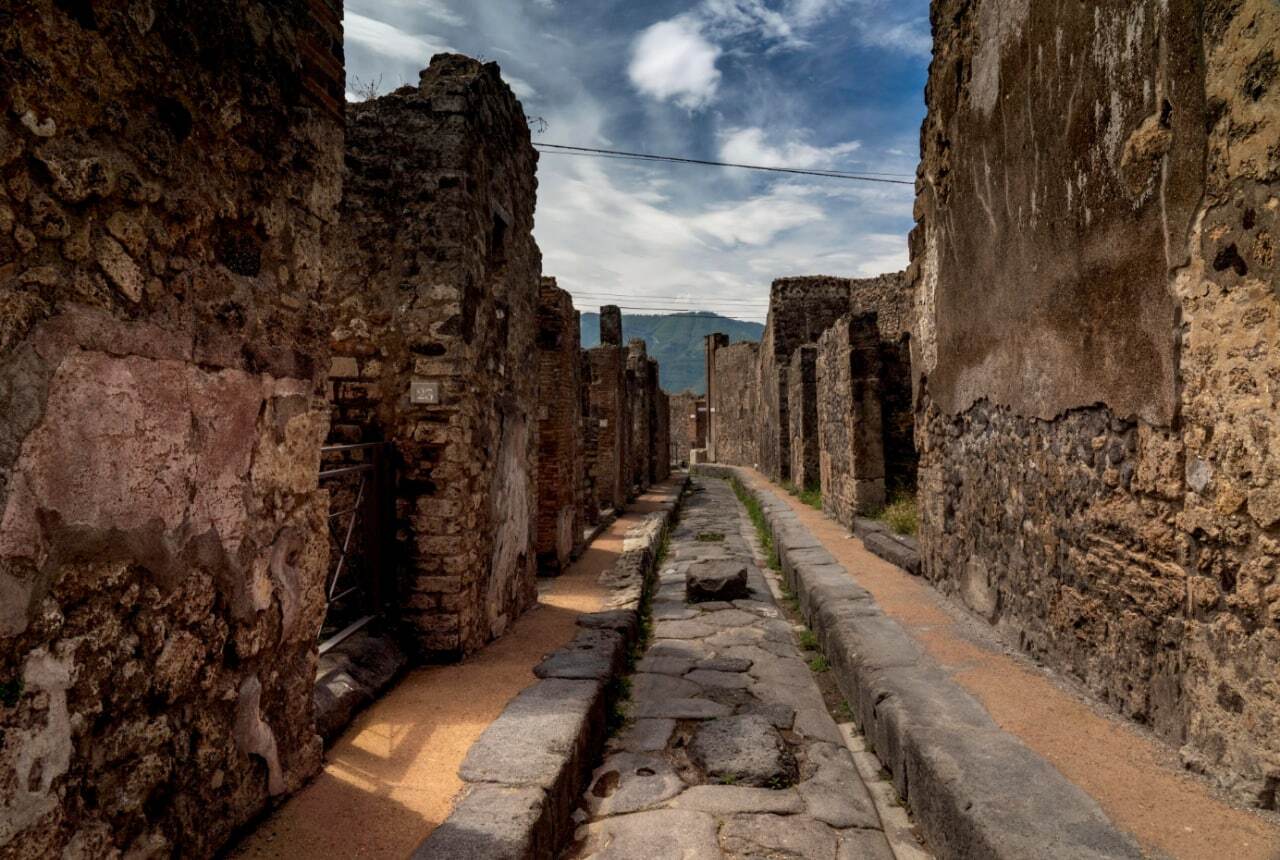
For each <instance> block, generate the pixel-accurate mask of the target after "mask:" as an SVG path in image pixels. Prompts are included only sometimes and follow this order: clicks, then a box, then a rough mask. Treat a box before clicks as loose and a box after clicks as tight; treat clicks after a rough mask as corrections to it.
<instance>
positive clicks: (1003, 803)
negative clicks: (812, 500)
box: [695, 466, 1142, 860]
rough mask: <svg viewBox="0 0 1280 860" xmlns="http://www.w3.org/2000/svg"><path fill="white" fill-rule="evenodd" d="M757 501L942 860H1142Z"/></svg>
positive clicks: (852, 697)
mask: <svg viewBox="0 0 1280 860" xmlns="http://www.w3.org/2000/svg"><path fill="white" fill-rule="evenodd" d="M695 474H712V475H716V476H717V477H727V476H734V477H737V478H738V479H739V480H740V481H742V483H743V485H744V486H746V487H747V488H748V489H749V490H750V491H751V492H752V493H753V494H754V495H755V496H756V498H757V499H758V500H759V502H760V506H761V508H762V509H763V511H764V515H765V521H766V523H767V524H768V526H769V529H770V531H771V533H772V538H773V542H774V546H775V548H776V549H777V552H778V556H779V559H780V560H781V562H782V568H783V575H784V577H785V579H786V581H787V583H788V585H789V586H790V587H791V589H792V590H793V591H794V592H795V594H796V597H797V599H798V600H799V603H800V609H801V612H802V613H803V615H804V617H805V618H806V620H807V621H808V623H809V627H810V628H811V629H812V630H813V631H814V633H815V634H816V635H817V637H818V641H819V642H820V644H821V646H822V650H823V652H824V654H825V655H826V657H827V660H828V662H829V663H830V664H831V670H832V671H833V672H834V673H835V677H836V680H837V683H838V685H839V687H840V691H841V692H842V693H843V694H844V696H845V698H846V699H847V700H848V702H849V706H850V708H851V709H852V710H853V713H854V714H855V716H856V718H857V720H858V724H859V726H860V727H861V729H862V733H863V734H864V735H865V736H866V738H867V739H868V741H869V742H870V743H871V744H872V745H873V746H874V749H875V752H876V755H877V756H879V758H880V761H881V762H882V763H883V764H884V766H885V768H886V769H887V770H888V771H889V772H890V773H891V774H892V777H893V782H894V785H895V787H896V788H897V790H898V794H899V796H900V797H902V798H903V800H904V802H905V803H906V804H907V806H908V807H909V808H910V809H911V812H912V814H913V815H914V816H915V819H916V822H917V824H918V825H919V827H920V829H921V830H922V832H923V833H924V835H925V838H926V839H927V841H928V844H929V848H930V850H931V851H933V852H934V854H935V855H936V856H938V857H939V858H943V860H947V858H975V857H982V858H992V860H1032V858H1035V860H1044V858H1064V860H1065V858H1071V860H1102V858H1139V857H1141V856H1142V853H1141V851H1140V850H1139V849H1138V847H1137V845H1136V843H1134V841H1133V839H1132V838H1131V837H1130V836H1129V835H1128V834H1126V833H1123V832H1122V831H1120V830H1119V829H1118V828H1116V827H1115V825H1114V824H1112V823H1111V821H1110V819H1108V818H1107V816H1106V814H1105V813H1104V812H1103V811H1102V808H1101V807H1099V806H1098V804H1097V802H1096V801H1095V800H1094V799H1093V798H1092V797H1090V796H1089V795H1088V794H1086V793H1085V792H1084V791H1082V790H1081V789H1080V788H1079V787H1077V786H1076V785H1075V784H1073V783H1071V782H1069V781H1068V780H1067V779H1066V778H1065V777H1063V776H1062V774H1061V773H1059V772H1058V771H1057V769H1055V768H1054V767H1053V766H1052V765H1051V764H1050V763H1049V762H1048V761H1046V760H1045V759H1044V758H1043V757H1041V756H1040V755H1038V754H1037V753H1035V752H1033V751H1032V750H1031V749H1029V748H1028V747H1027V746H1026V745H1024V744H1023V743H1022V742H1021V741H1020V740H1018V739H1017V738H1016V737H1014V736H1013V735H1011V734H1009V733H1007V732H1005V731H1003V730H1002V729H1000V727H999V726H997V725H996V723H995V721H994V720H992V719H991V716H990V714H988V713H987V711H986V709H985V708H983V706H982V705H981V704H980V703H979V702H978V701H977V700H976V699H974V698H973V697H972V696H970V695H969V694H968V693H967V692H965V691H964V690H963V689H962V688H961V687H960V686H959V685H957V684H956V683H955V682H954V681H952V680H951V678H950V676H949V675H948V674H947V673H946V672H945V671H943V669H942V668H941V666H939V665H938V663H937V662H936V661H934V660H933V658H931V657H929V656H928V655H927V654H925V653H924V651H923V650H922V649H921V648H920V646H919V645H918V644H917V643H916V641H915V639H913V638H912V637H911V636H910V635H909V634H908V633H907V632H906V631H905V630H903V628H902V627H901V626H900V625H899V624H898V623H897V622H896V621H894V620H893V619H891V618H889V617H888V616H887V615H885V614H884V612H883V611H882V610H881V609H880V607H879V606H878V605H877V604H876V601H875V599H874V598H873V597H872V596H871V594H870V592H868V591H867V590H866V589H864V588H862V587H861V586H859V585H858V584H857V583H856V581H855V580H854V578H853V577H851V576H850V574H849V572H848V571H847V570H846V569H845V568H844V567H843V566H842V565H840V564H838V563H837V562H836V561H835V559H834V558H833V557H832V556H831V555H830V553H828V552H827V551H826V550H825V549H823V548H822V547H821V545H820V544H819V543H818V541H817V540H815V539H814V538H813V536H812V535H811V534H810V533H809V531H808V529H806V528H805V527H804V526H803V525H802V524H801V523H800V520H799V518H798V517H797V516H796V515H795V512H794V511H792V510H791V508H790V506H789V505H787V504H786V503H785V502H783V501H782V500H781V499H780V498H779V497H778V496H776V495H774V494H773V493H771V492H769V491H767V490H759V489H756V488H755V487H752V486H750V484H749V483H748V482H747V480H746V476H745V474H744V473H740V472H739V471H738V470H737V469H735V468H733V467H723V466H721V467H717V468H715V469H714V470H712V469H705V468H704V467H701V466H700V467H698V468H697V469H696V470H695Z"/></svg>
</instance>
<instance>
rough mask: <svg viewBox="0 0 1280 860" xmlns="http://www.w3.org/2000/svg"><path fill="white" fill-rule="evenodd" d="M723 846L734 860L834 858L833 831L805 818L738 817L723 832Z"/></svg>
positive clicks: (835, 838) (798, 816) (834, 836)
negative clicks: (746, 859)
mask: <svg viewBox="0 0 1280 860" xmlns="http://www.w3.org/2000/svg"><path fill="white" fill-rule="evenodd" d="M720 840H721V844H723V845H724V849H725V851H726V852H728V853H729V854H730V855H731V856H734V857H787V858H791V857H795V858H805V860H809V858H818V857H823V858H825V857H834V856H835V853H836V846H837V844H838V843H837V836H836V833H835V831H834V830H832V829H831V828H830V827H828V826H827V825H825V824H823V823H822V822H820V821H815V820H813V819H812V818H809V817H808V816H805V815H788V816H786V817H782V816H779V815H739V816H735V817H734V818H732V819H731V820H730V821H729V822H728V823H726V824H725V825H724V827H723V828H721V830H720Z"/></svg>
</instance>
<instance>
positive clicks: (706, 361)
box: [703, 332, 729, 462]
mask: <svg viewBox="0 0 1280 860" xmlns="http://www.w3.org/2000/svg"><path fill="white" fill-rule="evenodd" d="M703 342H704V350H703V372H704V373H705V374H706V378H707V383H706V390H707V393H706V394H705V395H704V396H705V397H706V399H707V459H709V460H711V461H712V462H719V460H718V459H717V445H716V422H715V420H714V419H715V411H716V410H715V402H716V393H715V384H716V373H715V370H716V351H717V350H719V349H721V348H722V347H726V346H728V345H729V336H728V335H727V334H721V333H720V332H712V333H711V334H709V335H706V336H705V337H704V338H703Z"/></svg>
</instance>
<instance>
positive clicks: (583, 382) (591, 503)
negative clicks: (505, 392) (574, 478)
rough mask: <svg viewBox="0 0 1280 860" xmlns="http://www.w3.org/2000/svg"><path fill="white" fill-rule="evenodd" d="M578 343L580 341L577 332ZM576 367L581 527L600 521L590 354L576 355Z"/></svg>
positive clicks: (597, 433)
mask: <svg viewBox="0 0 1280 860" xmlns="http://www.w3.org/2000/svg"><path fill="white" fill-rule="evenodd" d="M579 319H581V317H579ZM578 340H579V342H581V340H582V336H581V332H579V336H578ZM578 368H579V369H578V415H579V418H580V419H581V422H582V430H581V434H582V475H581V479H582V485H581V488H580V490H579V493H578V502H579V505H580V507H581V514H580V517H581V519H582V522H583V525H584V528H585V527H586V526H594V525H596V524H597V523H599V522H600V478H599V469H600V422H599V420H598V419H596V418H595V417H593V415H592V409H591V353H590V352H588V351H587V350H585V349H584V350H581V351H580V352H579V353H578Z"/></svg>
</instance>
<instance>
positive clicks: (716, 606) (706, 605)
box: [693, 600, 733, 612]
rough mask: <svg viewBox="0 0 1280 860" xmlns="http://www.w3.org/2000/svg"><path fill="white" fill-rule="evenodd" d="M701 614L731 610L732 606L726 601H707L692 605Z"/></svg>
mask: <svg viewBox="0 0 1280 860" xmlns="http://www.w3.org/2000/svg"><path fill="white" fill-rule="evenodd" d="M693 605H694V606H696V607H697V608H698V610H700V611H702V612H718V611H720V610H721V609H732V608H733V604H732V603H729V602H728V601H726V600H708V601H705V602H703V603H695V604H693Z"/></svg>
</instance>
